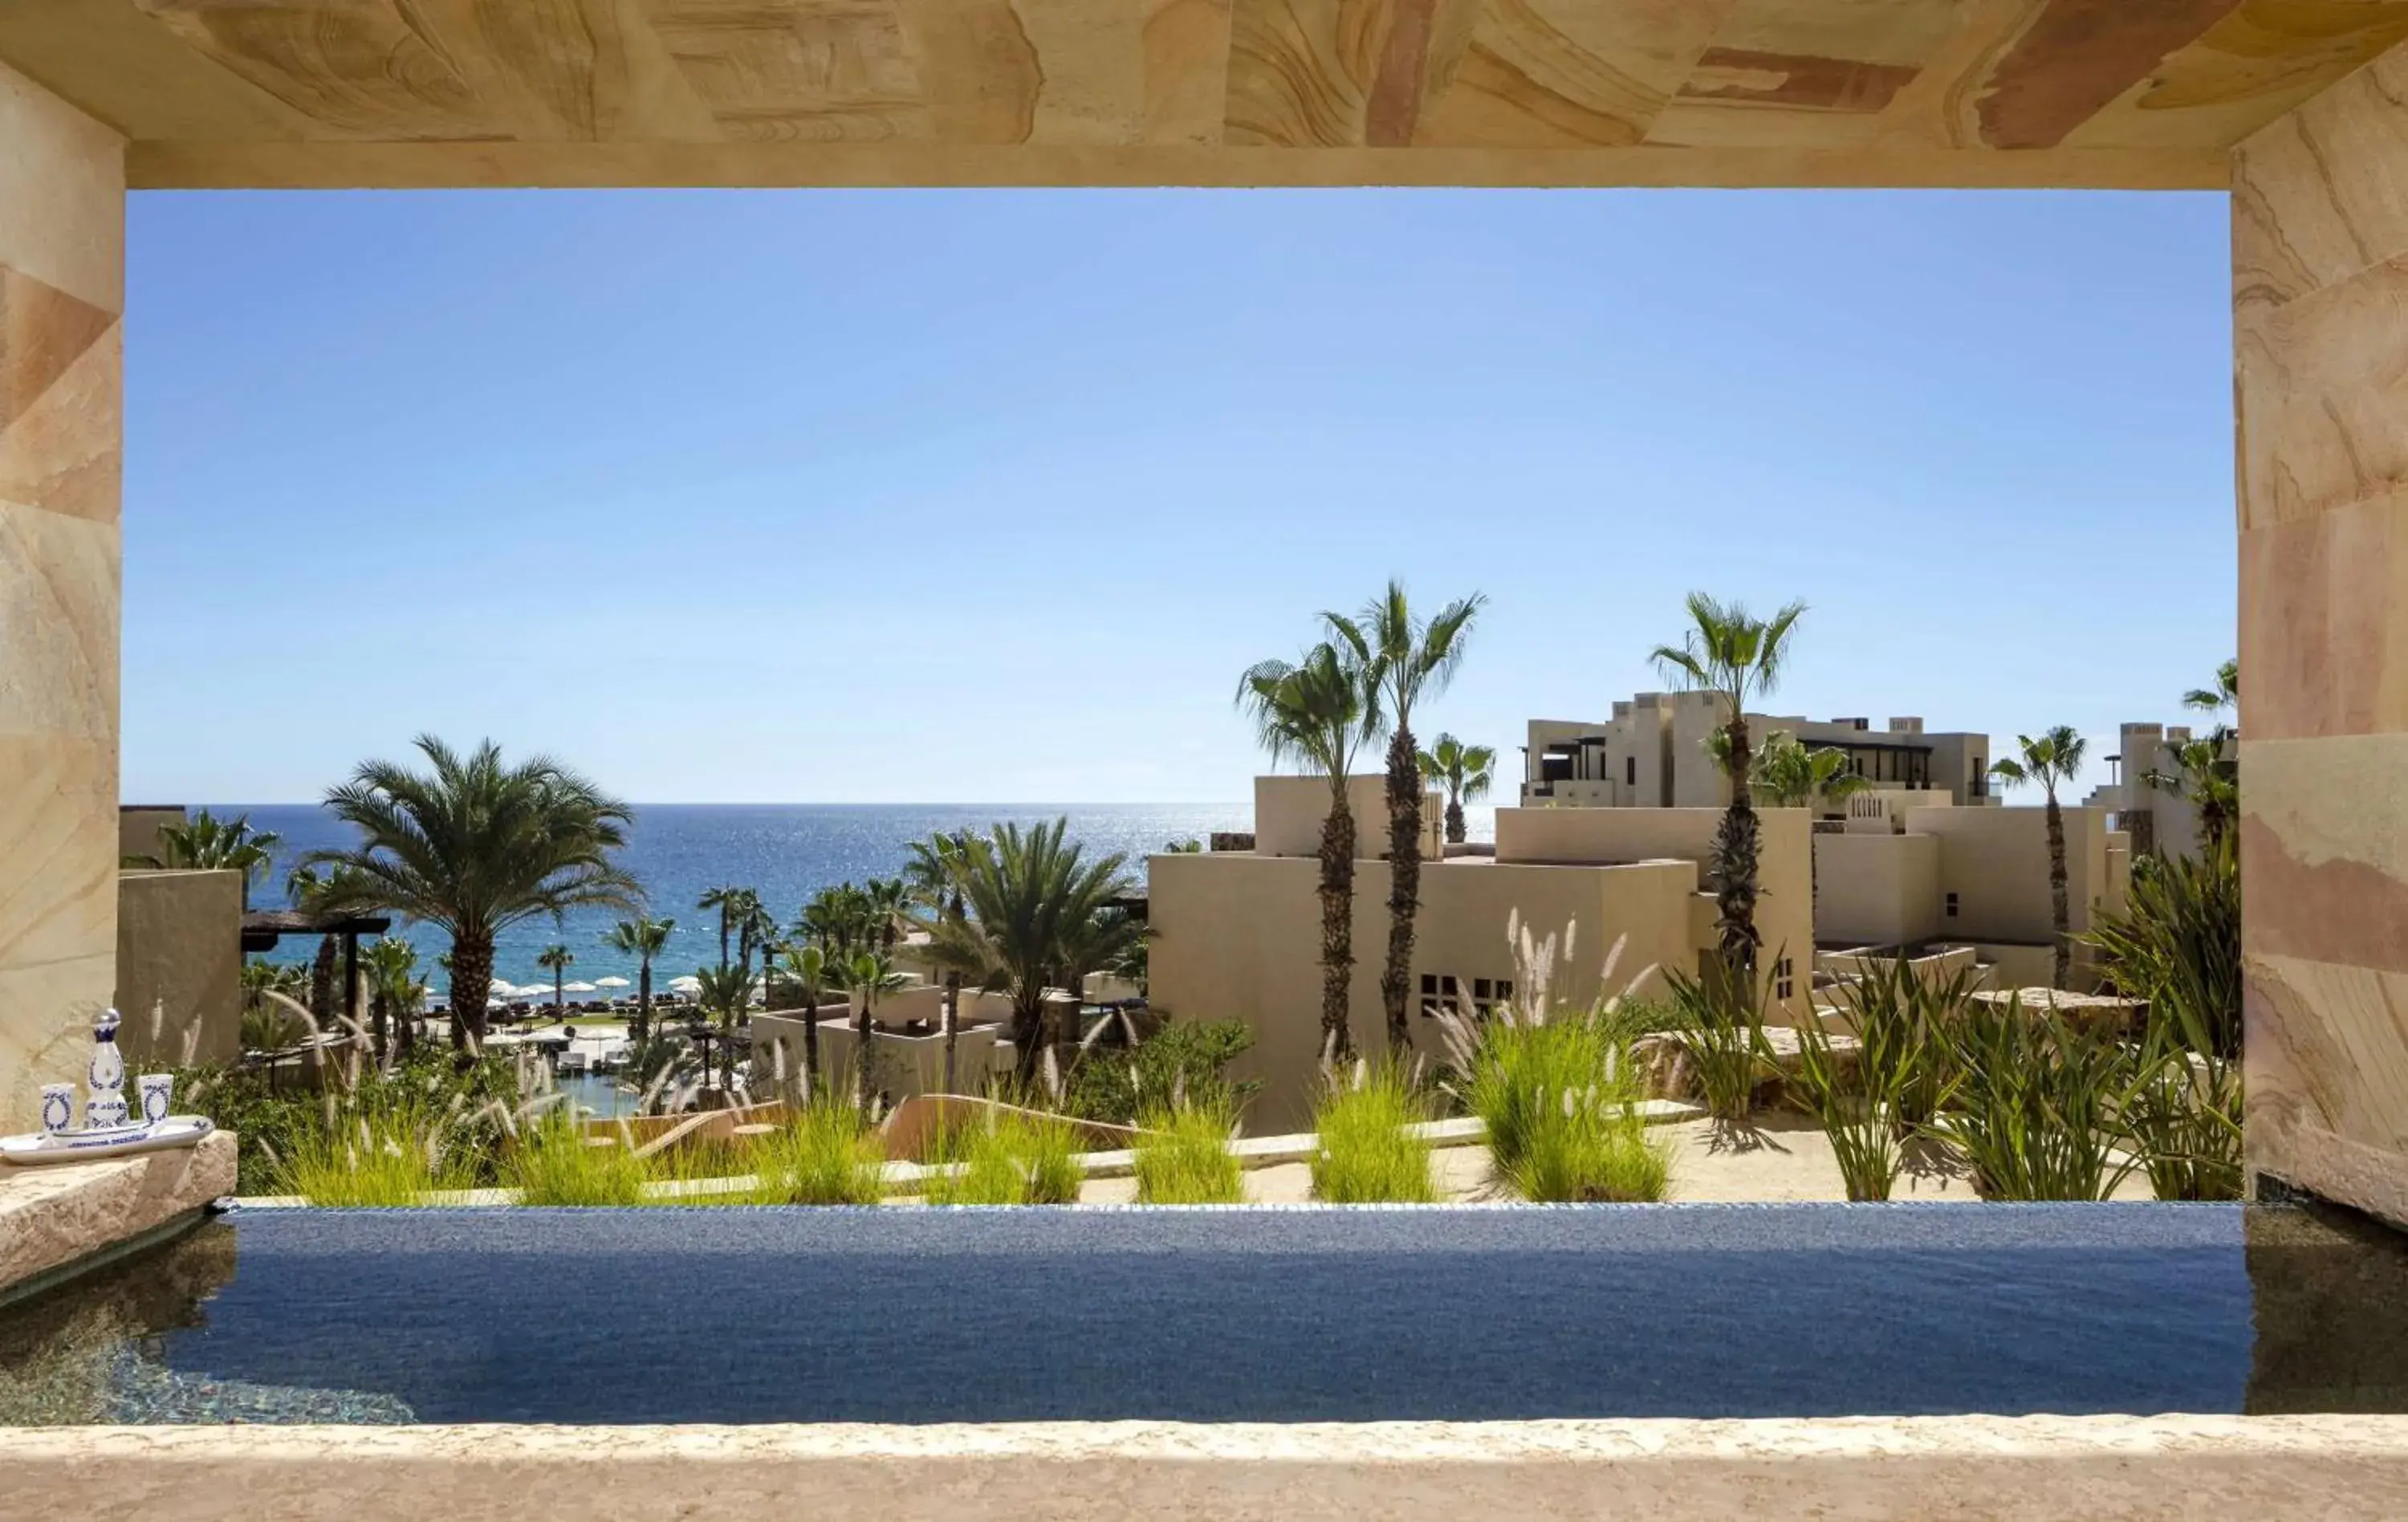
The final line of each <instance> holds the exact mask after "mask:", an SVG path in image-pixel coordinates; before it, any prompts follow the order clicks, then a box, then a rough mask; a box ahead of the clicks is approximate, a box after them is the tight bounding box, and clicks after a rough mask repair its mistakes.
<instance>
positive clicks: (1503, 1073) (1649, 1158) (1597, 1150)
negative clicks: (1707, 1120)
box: [1461, 1011, 1670, 1200]
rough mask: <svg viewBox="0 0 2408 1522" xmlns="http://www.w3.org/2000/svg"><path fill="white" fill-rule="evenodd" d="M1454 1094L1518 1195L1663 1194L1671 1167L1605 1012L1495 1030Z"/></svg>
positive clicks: (1625, 1044) (1621, 1039) (1623, 1040)
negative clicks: (1652, 1134) (1651, 1131)
mask: <svg viewBox="0 0 2408 1522" xmlns="http://www.w3.org/2000/svg"><path fill="white" fill-rule="evenodd" d="M1461 1092H1462V1094H1463V1097H1464V1101H1465V1104H1466V1106H1467V1108H1469V1110H1470V1111H1471V1113H1474V1114H1476V1115H1478V1116H1479V1117H1480V1118H1481V1120H1482V1122H1483V1123H1484V1125H1485V1126H1486V1127H1487V1131H1488V1147H1489V1156H1490V1157H1491V1158H1492V1159H1493V1161H1494V1162H1495V1165H1496V1169H1497V1171H1498V1174H1499V1175H1500V1176H1502V1177H1503V1178H1504V1179H1505V1180H1506V1181H1507V1182H1508V1183H1510V1184H1512V1185H1513V1186H1514V1188H1515V1189H1516V1190H1517V1191H1519V1192H1520V1193H1521V1195H1522V1196H1523V1198H1525V1199H1540V1200H1611V1199H1662V1198H1663V1195H1664V1190H1665V1188H1666V1186H1667V1185H1668V1184H1669V1183H1670V1163H1669V1161H1668V1159H1667V1157H1666V1156H1665V1155H1664V1153H1663V1152H1662V1151H1661V1150H1660V1149H1659V1148H1657V1147H1656V1144H1655V1143H1654V1142H1651V1141H1650V1140H1649V1138H1648V1134H1647V1125H1646V1121H1645V1118H1644V1117H1643V1116H1642V1115H1641V1113H1640V1112H1639V1108H1638V1105H1639V1100H1640V1099H1641V1098H1642V1096H1641V1091H1640V1084H1639V1075H1638V1070H1637V1067H1636V1065H1635V1064H1633V1063H1632V1062H1631V1060H1630V1048H1629V1041H1628V1039H1627V1036H1625V1035H1624V1034H1623V1033H1622V1032H1621V1031H1620V1030H1619V1029H1618V1028H1617V1027H1616V1025H1615V1023H1614V1021H1613V1018H1612V1016H1611V1015H1609V1014H1607V1013H1605V1012H1601V1011H1600V1012H1584V1013H1568V1014H1565V1015H1560V1016H1558V1017H1557V1018H1556V1019H1554V1020H1550V1021H1548V1022H1547V1023H1546V1024H1544V1025H1507V1024H1503V1023H1499V1024H1497V1025H1495V1026H1492V1027H1490V1029H1489V1031H1488V1034H1487V1039H1486V1041H1484V1042H1483V1043H1482V1046H1481V1049H1480V1052H1479V1055H1477V1057H1476V1058H1475V1059H1474V1061H1473V1063H1472V1067H1471V1070H1470V1073H1469V1076H1468V1078H1467V1079H1466V1080H1465V1082H1464V1084H1463V1087H1462V1091H1461Z"/></svg>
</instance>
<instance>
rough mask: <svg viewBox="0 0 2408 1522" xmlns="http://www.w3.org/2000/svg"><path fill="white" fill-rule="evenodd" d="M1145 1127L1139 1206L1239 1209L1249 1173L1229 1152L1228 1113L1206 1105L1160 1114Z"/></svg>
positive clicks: (1140, 1155) (1138, 1148)
mask: <svg viewBox="0 0 2408 1522" xmlns="http://www.w3.org/2000/svg"><path fill="white" fill-rule="evenodd" d="M1139 1127H1140V1135H1139V1136H1138V1139H1137V1146H1136V1153H1137V1156H1136V1172H1137V1199H1138V1203H1139V1204H1140V1205H1233V1204H1236V1203H1237V1202H1238V1201H1240V1200H1241V1199H1244V1198H1245V1193H1246V1191H1245V1173H1244V1170H1242V1169H1240V1167H1239V1165H1238V1157H1237V1155H1236V1154H1235V1153H1233V1152H1231V1151H1230V1150H1229V1130H1230V1126H1229V1118H1228V1115H1227V1113H1226V1112H1225V1111H1223V1110H1220V1109H1218V1108H1217V1107H1211V1106H1200V1105H1190V1106H1185V1107H1183V1108H1181V1109H1177V1110H1160V1111H1155V1112H1154V1113H1151V1114H1149V1115H1147V1116H1145V1117H1144V1118H1143V1119H1141V1120H1140V1122H1139Z"/></svg>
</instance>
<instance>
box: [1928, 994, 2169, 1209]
mask: <svg viewBox="0 0 2408 1522" xmlns="http://www.w3.org/2000/svg"><path fill="white" fill-rule="evenodd" d="M1947 1036H1948V1039H1949V1043H1950V1046H1951V1049H1952V1053H1953V1055H1954V1058H1955V1062H1956V1066H1957V1074H1958V1083H1957V1092H1956V1098H1955V1103H1954V1105H1953V1107H1952V1108H1951V1109H1950V1110H1949V1111H1948V1112H1947V1113H1944V1114H1943V1115H1942V1116H1941V1118H1940V1120H1939V1122H1938V1124H1937V1127H1936V1129H1937V1130H1938V1131H1939V1133H1940V1134H1941V1135H1942V1136H1944V1137H1946V1138H1947V1139H1948V1140H1949V1141H1951V1142H1955V1143H1956V1144H1957V1146H1958V1147H1960V1148H1961V1149H1963V1151H1964V1153H1965V1156H1966V1158H1967V1159H1968V1160H1969V1161H1970V1162H1971V1164H1972V1165H1973V1187H1974V1188H1975V1189H1976V1190H1977V1191H1979V1192H1980V1193H1981V1195H1982V1196H1983V1198H1985V1199H2106V1198H2108V1196H2110V1195H2111V1194H2113V1193H2114V1189H2115V1186H2116V1185H2118V1184H2121V1183H2122V1182H2123V1181H2124V1179H2125V1178H2126V1177H2127V1176H2128V1174H2130V1172H2131V1171H2132V1170H2133V1169H2134V1168H2135V1167H2137V1166H2138V1163H2137V1160H2136V1159H2134V1158H2132V1157H2129V1156H2123V1157H2118V1156H2115V1155H2114V1150H2113V1148H2112V1146H2111V1143H2112V1142H2113V1141H2114V1138H2115V1135H2116V1130H2117V1127H2118V1125H2119V1119H2118V1117H2119V1115H2120V1114H2121V1113H2122V1111H2123V1108H2124V1105H2125V1101H2126V1098H2127V1097H2128V1093H2129V1092H2130V1089H2131V1087H2132V1084H2133V1080H2134V1073H2133V1063H2132V1060H2131V1057H2130V1055H2128V1053H2127V1052H2126V1051H2125V1050H2124V1049H2123V1048H2122V1047H2121V1046H2120V1045H2118V1044H2117V1043H2116V1042H2115V1041H2114V1040H2113V1039H2112V1038H2110V1037H2107V1036H2102V1035H2099V1034H2096V1033H2094V1032H2091V1031H2088V1030H2085V1029H2083V1028H2082V1027H2078V1026H2076V1025H2075V1024H2074V1023H2072V1022H2071V1021H2069V1020H2066V1019H2064V1018H2063V1017H2061V1016H2060V1015H2058V1014H2057V1012H2055V1011H2053V1010H2027V1009H2025V1008H2024V1007H2023V1005H2022V1003H2021V1001H2019V1000H2016V999H2008V1000H2006V1001H2004V1002H2002V1003H2001V1002H1993V1001H1989V1000H1979V999H1977V1000H1974V1001H1972V1002H1971V1003H1969V1004H1967V1005H1966V1007H1965V1008H1964V1010H1963V1011H1962V1012H1960V1013H1959V1015H1958V1016H1957V1019H1956V1021H1955V1022H1953V1023H1952V1025H1951V1027H1950V1028H1949V1030H1948V1032H1947Z"/></svg>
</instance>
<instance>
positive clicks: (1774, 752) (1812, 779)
mask: <svg viewBox="0 0 2408 1522" xmlns="http://www.w3.org/2000/svg"><path fill="white" fill-rule="evenodd" d="M1872 785H1873V784H1872V782H1871V779H1869V778H1867V777H1866V776H1865V775H1864V774H1863V773H1861V772H1858V771H1856V770H1855V769H1853V768H1851V767H1850V765H1849V762H1848V753H1847V752H1845V751H1842V750H1836V749H1834V748H1832V747H1830V746H1828V745H1823V746H1816V747H1813V748H1812V749H1810V748H1808V747H1807V746H1805V745H1803V744H1800V743H1799V740H1798V739H1797V737H1796V736H1794V735H1791V734H1789V733H1788V732H1786V731H1785V730H1776V731H1774V733H1773V734H1772V735H1771V737H1770V739H1767V740H1766V741H1765V744H1764V749H1762V750H1760V751H1758V752H1756V761H1755V763H1754V765H1753V767H1752V768H1751V770H1750V773H1749V776H1748V786H1749V789H1750V790H1751V791H1752V792H1754V793H1755V795H1756V799H1757V801H1759V802H1761V803H1762V804H1763V805H1764V806H1765V807H1766V808H1768V809H1817V810H1819V809H1822V808H1824V807H1827V806H1828V805H1831V804H1837V803H1844V802H1846V801H1847V800H1848V799H1850V798H1852V797H1856V795H1857V794H1859V793H1861V792H1863V791H1865V789H1867V788H1869V787H1871V786H1872Z"/></svg>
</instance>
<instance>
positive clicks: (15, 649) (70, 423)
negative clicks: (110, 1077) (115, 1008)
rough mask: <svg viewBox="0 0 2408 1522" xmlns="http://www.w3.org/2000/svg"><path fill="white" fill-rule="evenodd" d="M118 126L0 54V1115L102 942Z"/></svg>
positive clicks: (24, 1109)
mask: <svg viewBox="0 0 2408 1522" xmlns="http://www.w3.org/2000/svg"><path fill="white" fill-rule="evenodd" d="M124 183H125V181H124V166H123V144H122V141H121V140H120V139H119V137H118V136H117V135H116V134H114V133H112V132H110V131H109V130H108V128H106V127H102V126H100V125H98V124H97V123H95V122H93V121H91V120H90V119H89V118H87V117H85V116H83V115H82V114H80V113H79V112H78V111H76V110H75V109H74V108H70V107H68V106H66V105H65V104H63V103H62V102H60V101H59V100H58V99H57V98H56V97H54V96H52V95H50V93H47V92H45V91H43V90H42V89H41V88H40V87H39V86H36V85H35V84H33V83H31V82H30V81H28V80H26V79H23V78H22V76H20V75H18V74H16V73H14V72H12V71H11V70H9V69H8V68H7V67H5V66H0V1130H13V1129H17V1128H19V1127H21V1126H22V1125H27V1124H31V1123H32V1122H33V1121H34V1120H35V1118H36V1096H37V1093H38V1091H39V1088H40V1085H41V1084H43V1083H45V1082H52V1081H56V1080H60V1079H65V1078H72V1077H74V1076H75V1075H76V1074H77V1073H78V1072H79V1071H80V1070H81V1069H82V1065H83V1048H84V1046H85V1045H86V1043H87V1042H88V1041H89V1039H90V1037H89V1031H90V1027H91V1025H92V1021H93V1015H94V1014H95V1013H97V1012H98V1011H99V1010H100V1009H101V1007H102V1006H103V1005H105V1004H107V1003H108V998H109V991H110V989H111V987H112V986H113V985H114V984H115V981H116V974H115V962H116V949H117V855H118V852H117V846H118V838H117V641H118V614H117V609H118V482H119V474H120V444H119V436H120V421H121V411H122V396H121V387H120V380H121V357H122V356H121V350H120V334H119V320H118V319H119V313H120V312H121V311H122V310H123V308H124V283H125V263H124V223H125V190H124Z"/></svg>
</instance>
